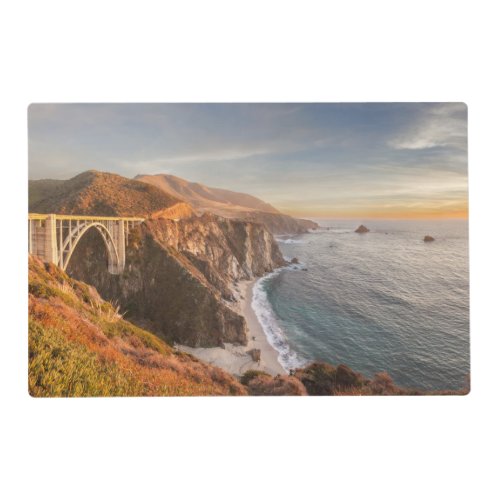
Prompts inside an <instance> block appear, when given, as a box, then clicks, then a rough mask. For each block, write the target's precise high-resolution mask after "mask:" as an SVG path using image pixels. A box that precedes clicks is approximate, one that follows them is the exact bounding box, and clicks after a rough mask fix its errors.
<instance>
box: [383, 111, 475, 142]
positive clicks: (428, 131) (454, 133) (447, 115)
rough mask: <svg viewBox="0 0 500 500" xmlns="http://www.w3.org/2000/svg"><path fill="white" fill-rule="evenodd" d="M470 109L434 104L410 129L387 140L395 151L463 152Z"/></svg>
mask: <svg viewBox="0 0 500 500" xmlns="http://www.w3.org/2000/svg"><path fill="white" fill-rule="evenodd" d="M466 114H467V109H466V106H465V105H464V104H461V103H456V104H455V103H452V104H444V105H435V106H432V107H431V108H429V109H425V111H423V112H422V114H421V116H420V117H419V118H418V119H417V120H416V122H415V123H412V124H410V125H409V126H408V128H407V130H405V131H403V132H402V133H400V134H397V135H396V136H395V137H393V138H392V139H390V140H389V141H388V145H389V146H390V147H392V148H394V149H427V148H435V147H453V148H458V149H462V150H464V149H465V148H466V144H467V122H466Z"/></svg>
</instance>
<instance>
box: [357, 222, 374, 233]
mask: <svg viewBox="0 0 500 500" xmlns="http://www.w3.org/2000/svg"><path fill="white" fill-rule="evenodd" d="M369 231H370V230H369V229H368V228H367V227H366V226H363V224H361V226H359V227H358V229H356V231H354V232H355V233H368V232H369Z"/></svg>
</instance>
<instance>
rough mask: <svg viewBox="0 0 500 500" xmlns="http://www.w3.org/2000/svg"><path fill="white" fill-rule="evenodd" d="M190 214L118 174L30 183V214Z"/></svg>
mask: <svg viewBox="0 0 500 500" xmlns="http://www.w3.org/2000/svg"><path fill="white" fill-rule="evenodd" d="M176 206H177V207H179V210H180V211H186V210H187V211H188V212H190V209H189V207H186V205H185V203H184V202H182V201H181V200H179V199H178V198H175V197H174V196H172V195H169V194H167V193H165V192H164V191H162V190H160V189H158V188H156V187H154V186H151V185H148V184H145V183H143V182H138V181H135V180H131V179H126V178H125V177H121V176H119V175H115V174H108V173H104V172H97V171H95V170H89V171H87V172H83V173H82V174H79V175H77V176H76V177H73V178H72V179H69V180H67V181H48V180H40V181H30V183H29V211H30V212H37V213H59V214H78V215H103V216H104V215H105V216H121V217H126V216H138V217H139V216H143V217H150V216H155V215H158V214H160V213H161V212H162V211H166V210H167V211H168V210H170V211H174V212H175V207H176Z"/></svg>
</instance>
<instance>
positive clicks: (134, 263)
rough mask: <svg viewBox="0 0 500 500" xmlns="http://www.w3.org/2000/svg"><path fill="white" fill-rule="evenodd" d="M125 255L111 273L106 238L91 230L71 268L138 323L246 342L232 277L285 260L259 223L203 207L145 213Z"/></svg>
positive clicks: (190, 337) (170, 336)
mask: <svg viewBox="0 0 500 500" xmlns="http://www.w3.org/2000/svg"><path fill="white" fill-rule="evenodd" d="M126 262H127V263H126V269H125V271H124V272H123V273H122V274H121V275H118V276H113V275H111V274H109V273H108V272H107V270H106V251H105V248H104V245H103V244H102V242H101V241H100V236H99V235H98V234H97V232H94V231H93V230H90V231H89V232H88V233H87V234H86V235H85V236H84V237H83V238H82V240H81V241H80V243H79V245H78V246H77V248H76V250H75V253H74V254H73V257H72V259H71V261H70V264H69V267H68V274H70V275H71V276H72V277H74V278H76V279H79V280H82V281H84V282H86V283H89V284H91V285H93V286H95V287H96V288H97V290H98V291H99V292H100V293H101V295H102V296H103V297H104V298H105V299H107V300H112V301H117V302H118V303H119V304H120V306H121V308H122V310H125V311H126V312H127V317H129V318H130V319H131V320H133V321H134V322H136V323H137V324H140V325H142V326H144V327H147V328H149V329H150V330H152V331H153V332H155V333H157V334H158V335H160V336H161V337H163V338H164V339H166V340H168V341H170V342H178V343H182V344H186V345H189V346H193V347H200V346H202V347H209V346H217V345H221V343H222V342H231V343H237V344H246V342H247V338H246V331H247V327H246V323H245V320H244V318H243V317H242V316H240V315H239V314H238V313H237V312H235V311H234V310H233V309H232V308H231V301H233V300H234V297H233V294H232V290H231V284H232V283H233V282H234V281H236V280H238V279H249V278H252V277H255V276H261V275H262V274H264V273H265V272H268V271H271V270H272V269H274V268H275V267H277V266H281V265H283V264H284V263H285V262H284V260H283V257H282V256H281V253H280V251H279V248H278V247H277V245H276V243H275V241H274V239H273V237H272V235H271V234H270V233H269V232H268V231H267V230H266V229H265V228H264V227H263V226H261V225H257V224H252V223H248V222H243V221H232V220H226V219H222V218H219V217H216V216H213V215H208V214H205V215H204V216H202V217H192V218H189V219H182V220H179V221H174V220H166V219H158V220H148V221H146V222H145V223H144V224H142V225H141V226H140V227H138V228H137V229H136V231H135V232H134V234H133V235H132V237H131V239H130V243H129V245H128V247H127V255H126Z"/></svg>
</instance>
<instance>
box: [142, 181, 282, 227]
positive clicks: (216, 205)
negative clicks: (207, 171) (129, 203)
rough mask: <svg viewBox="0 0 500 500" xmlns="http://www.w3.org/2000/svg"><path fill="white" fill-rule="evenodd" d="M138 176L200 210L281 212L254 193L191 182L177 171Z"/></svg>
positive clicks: (218, 212)
mask: <svg viewBox="0 0 500 500" xmlns="http://www.w3.org/2000/svg"><path fill="white" fill-rule="evenodd" d="M135 179H136V180H138V181H141V182H146V183H148V184H151V185H152V186H156V187H158V188H160V189H161V190H163V191H165V193H168V194H170V195H171V196H175V197H176V198H179V199H181V200H184V201H186V202H187V203H189V204H190V205H191V206H192V207H193V208H195V209H196V210H199V211H201V212H207V211H209V212H212V213H215V214H217V215H221V216H222V217H227V216H228V215H231V214H232V213H233V212H235V211H253V210H258V211H260V212H270V213H276V214H279V213H280V212H279V211H278V210H276V208H274V207H273V206H272V205H269V203H265V202H264V201H262V200H259V198H256V197H255V196H251V195H249V194H244V193H236V192H234V191H228V190H227V189H219V188H211V187H208V186H205V185H203V184H200V183H198V182H189V181H186V180H184V179H181V178H180V177H176V176H175V175H168V174H158V175H137V176H136V177H135Z"/></svg>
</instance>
